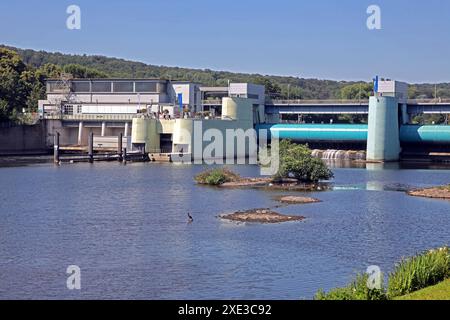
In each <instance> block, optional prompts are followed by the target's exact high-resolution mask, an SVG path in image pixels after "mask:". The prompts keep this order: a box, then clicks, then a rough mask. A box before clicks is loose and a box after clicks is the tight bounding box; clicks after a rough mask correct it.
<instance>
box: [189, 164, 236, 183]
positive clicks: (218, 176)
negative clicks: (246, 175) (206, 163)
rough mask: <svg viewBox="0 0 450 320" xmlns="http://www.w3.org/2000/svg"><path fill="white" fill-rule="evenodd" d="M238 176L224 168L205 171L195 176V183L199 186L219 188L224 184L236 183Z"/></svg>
mask: <svg viewBox="0 0 450 320" xmlns="http://www.w3.org/2000/svg"><path fill="white" fill-rule="evenodd" d="M239 179H240V176H239V175H238V174H236V173H234V172H232V171H230V170H228V169H226V168H219V169H213V170H207V171H205V172H202V173H200V174H198V175H196V176H195V181H197V183H199V184H207V185H211V186H219V185H221V184H224V183H226V182H233V181H238V180H239Z"/></svg>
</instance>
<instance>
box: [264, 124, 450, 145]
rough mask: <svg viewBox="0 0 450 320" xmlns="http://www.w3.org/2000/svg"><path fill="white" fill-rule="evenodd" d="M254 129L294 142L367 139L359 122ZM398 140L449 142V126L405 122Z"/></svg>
mask: <svg viewBox="0 0 450 320" xmlns="http://www.w3.org/2000/svg"><path fill="white" fill-rule="evenodd" d="M256 129H257V130H261V129H262V130H264V129H267V130H268V135H269V138H270V137H271V135H274V134H275V133H276V134H278V137H279V138H280V139H291V140H293V141H323V142H325V141H342V142H366V141H367V132H368V126H367V125H361V124H261V125H258V126H257V127H256ZM400 141H401V142H407V143H440V144H442V143H450V126H438V125H433V126H419V125H404V126H401V127H400Z"/></svg>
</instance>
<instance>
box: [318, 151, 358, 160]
mask: <svg viewBox="0 0 450 320" xmlns="http://www.w3.org/2000/svg"><path fill="white" fill-rule="evenodd" d="M312 155H313V156H314V157H317V158H321V159H326V160H334V159H338V160H365V159H366V152H365V151H361V150H333V149H330V150H319V149H315V150H313V151H312Z"/></svg>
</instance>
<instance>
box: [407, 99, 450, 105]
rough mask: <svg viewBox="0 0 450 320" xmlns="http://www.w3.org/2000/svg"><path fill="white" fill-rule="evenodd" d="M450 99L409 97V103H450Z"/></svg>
mask: <svg viewBox="0 0 450 320" xmlns="http://www.w3.org/2000/svg"><path fill="white" fill-rule="evenodd" d="M449 103H450V99H442V98H437V99H409V100H408V104H449Z"/></svg>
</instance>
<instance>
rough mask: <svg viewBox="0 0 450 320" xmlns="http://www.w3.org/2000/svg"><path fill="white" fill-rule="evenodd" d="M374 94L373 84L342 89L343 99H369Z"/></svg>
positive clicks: (359, 84) (358, 84)
mask: <svg viewBox="0 0 450 320" xmlns="http://www.w3.org/2000/svg"><path fill="white" fill-rule="evenodd" d="M372 92H373V85H372V84H371V83H355V84H351V85H348V86H345V87H343V88H342V89H341V99H347V100H358V99H369V97H370V95H371V94H372Z"/></svg>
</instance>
